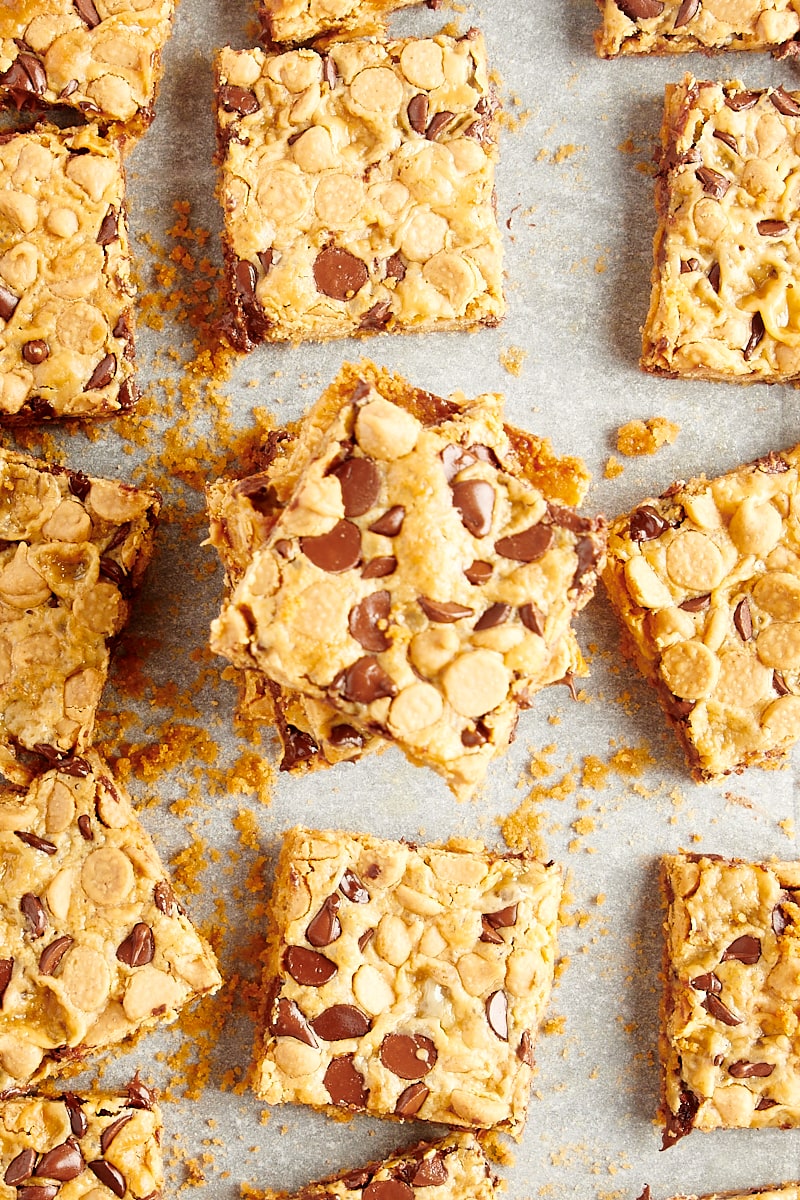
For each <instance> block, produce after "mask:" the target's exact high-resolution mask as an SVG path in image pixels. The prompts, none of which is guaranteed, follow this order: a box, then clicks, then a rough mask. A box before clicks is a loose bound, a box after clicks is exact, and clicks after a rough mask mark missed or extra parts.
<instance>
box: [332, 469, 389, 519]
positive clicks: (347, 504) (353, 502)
mask: <svg viewBox="0 0 800 1200" xmlns="http://www.w3.org/2000/svg"><path fill="white" fill-rule="evenodd" d="M331 475H335V476H336V478H337V479H338V480H339V483H340V485H341V488H342V503H343V505H344V515H345V516H346V517H361V516H363V515H364V513H365V512H369V510H370V509H371V508H372V507H373V505H374V504H375V502H376V500H377V499H378V496H379V495H380V494H381V477H380V473H379V471H378V468H377V467H376V466H375V463H374V462H373V461H372V459H371V458H347V459H345V461H344V462H343V463H339V464H338V465H337V466H335V467H334V468H333V470H332V471H331Z"/></svg>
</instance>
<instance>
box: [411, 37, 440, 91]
mask: <svg viewBox="0 0 800 1200" xmlns="http://www.w3.org/2000/svg"><path fill="white" fill-rule="evenodd" d="M400 69H401V71H402V72H403V74H404V75H405V77H406V79H407V80H408V82H409V83H410V84H413V86H414V87H420V88H425V90H426V91H431V90H432V89H433V88H437V87H440V86H441V84H443V83H444V68H443V60H442V48H441V46H439V45H437V43H436V42H434V41H430V40H429V39H420V40H419V41H414V40H411V41H409V42H407V43H406V45H405V46H404V47H403V51H402V54H401V55H400Z"/></svg>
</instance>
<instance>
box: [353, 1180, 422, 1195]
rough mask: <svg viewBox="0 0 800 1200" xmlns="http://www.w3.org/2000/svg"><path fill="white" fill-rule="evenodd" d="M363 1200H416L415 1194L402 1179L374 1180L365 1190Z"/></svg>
mask: <svg viewBox="0 0 800 1200" xmlns="http://www.w3.org/2000/svg"><path fill="white" fill-rule="evenodd" d="M363 1200H414V1193H413V1191H412V1190H411V1188H410V1187H409V1186H408V1184H407V1183H403V1181H402V1180H401V1179H373V1181H372V1183H369V1184H367V1186H366V1187H365V1188H364V1193H363Z"/></svg>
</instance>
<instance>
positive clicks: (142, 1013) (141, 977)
mask: <svg viewBox="0 0 800 1200" xmlns="http://www.w3.org/2000/svg"><path fill="white" fill-rule="evenodd" d="M185 995H186V987H185V985H184V984H182V983H180V982H179V981H178V980H177V979H174V978H173V977H172V976H171V975H167V973H166V972H165V971H159V970H158V969H157V968H156V967H153V966H148V967H141V968H140V970H138V971H134V973H133V974H132V975H131V976H130V979H129V981H128V985H127V987H126V988H125V995H124V997H123V1000H122V1007H123V1009H124V1010H125V1015H126V1017H127V1018H128V1019H129V1020H130V1021H141V1020H143V1019H144V1018H146V1017H149V1016H151V1015H152V1014H153V1013H155V1012H157V1011H158V1010H164V1011H171V1010H173V1009H175V1008H178V1007H179V1006H180V1004H181V1003H182V1001H183V999H184V998H185Z"/></svg>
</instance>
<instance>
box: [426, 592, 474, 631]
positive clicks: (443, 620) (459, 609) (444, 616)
mask: <svg viewBox="0 0 800 1200" xmlns="http://www.w3.org/2000/svg"><path fill="white" fill-rule="evenodd" d="M417 604H418V605H419V606H420V608H421V609H422V611H423V612H424V613H425V616H426V617H427V618H428V620H429V621H435V622H436V623H437V624H439V625H452V624H453V622H454V621H460V620H462V618H463V617H471V616H472V614H473V612H474V610H473V609H471V608H467V607H466V605H464V604H458V603H457V602H456V601H455V600H432V599H431V598H430V596H417Z"/></svg>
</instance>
